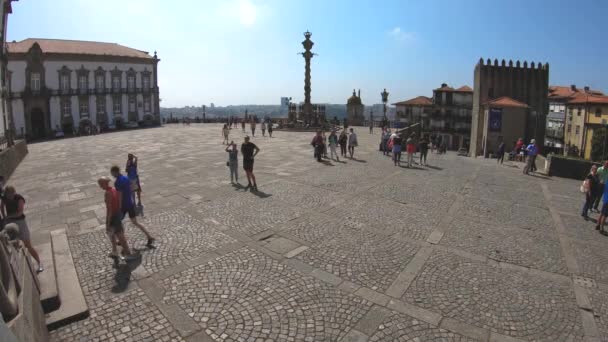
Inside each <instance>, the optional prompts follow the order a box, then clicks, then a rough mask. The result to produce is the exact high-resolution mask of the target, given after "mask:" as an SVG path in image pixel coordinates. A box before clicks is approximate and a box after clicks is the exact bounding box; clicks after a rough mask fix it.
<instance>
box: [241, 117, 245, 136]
mask: <svg viewBox="0 0 608 342" xmlns="http://www.w3.org/2000/svg"><path fill="white" fill-rule="evenodd" d="M241 128H243V133H245V119H243V120H241Z"/></svg>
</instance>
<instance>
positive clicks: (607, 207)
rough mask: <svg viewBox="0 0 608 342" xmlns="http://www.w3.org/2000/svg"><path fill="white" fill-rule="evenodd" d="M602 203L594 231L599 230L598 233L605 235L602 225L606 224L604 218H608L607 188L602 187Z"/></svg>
mask: <svg viewBox="0 0 608 342" xmlns="http://www.w3.org/2000/svg"><path fill="white" fill-rule="evenodd" d="M602 202H603V204H602V211H601V214H600V218H599V219H598V220H597V226H595V229H597V230H599V231H600V233H602V234H604V235H606V231H605V230H604V223H605V222H606V216H608V186H605V187H604V194H603V196H602Z"/></svg>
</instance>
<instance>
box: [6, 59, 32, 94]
mask: <svg viewBox="0 0 608 342" xmlns="http://www.w3.org/2000/svg"><path fill="white" fill-rule="evenodd" d="M26 67H27V63H26V62H25V61H9V62H8V70H9V71H11V72H12V74H11V92H21V91H23V90H25V68H26Z"/></svg>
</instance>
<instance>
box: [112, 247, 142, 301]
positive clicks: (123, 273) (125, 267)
mask: <svg viewBox="0 0 608 342" xmlns="http://www.w3.org/2000/svg"><path fill="white" fill-rule="evenodd" d="M141 261H142V257H141V254H140V253H139V252H137V253H136V254H135V255H133V257H132V258H129V259H128V260H125V261H124V262H122V263H121V262H120V261H119V260H118V259H114V268H116V274H115V275H114V280H115V281H116V285H114V286H113V287H112V292H113V293H121V292H124V291H125V290H126V289H127V287H129V282H130V281H131V273H132V272H133V270H135V269H136V268H137V267H139V265H141Z"/></svg>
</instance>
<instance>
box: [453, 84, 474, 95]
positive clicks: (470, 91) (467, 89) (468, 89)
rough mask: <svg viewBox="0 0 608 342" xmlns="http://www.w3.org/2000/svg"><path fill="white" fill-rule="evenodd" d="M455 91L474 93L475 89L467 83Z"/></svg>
mask: <svg viewBox="0 0 608 342" xmlns="http://www.w3.org/2000/svg"><path fill="white" fill-rule="evenodd" d="M455 91H457V92H462V93H465V92H466V93H472V92H473V89H471V87H469V86H467V85H463V86H462V87H460V88H458V89H456V90H455Z"/></svg>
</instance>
